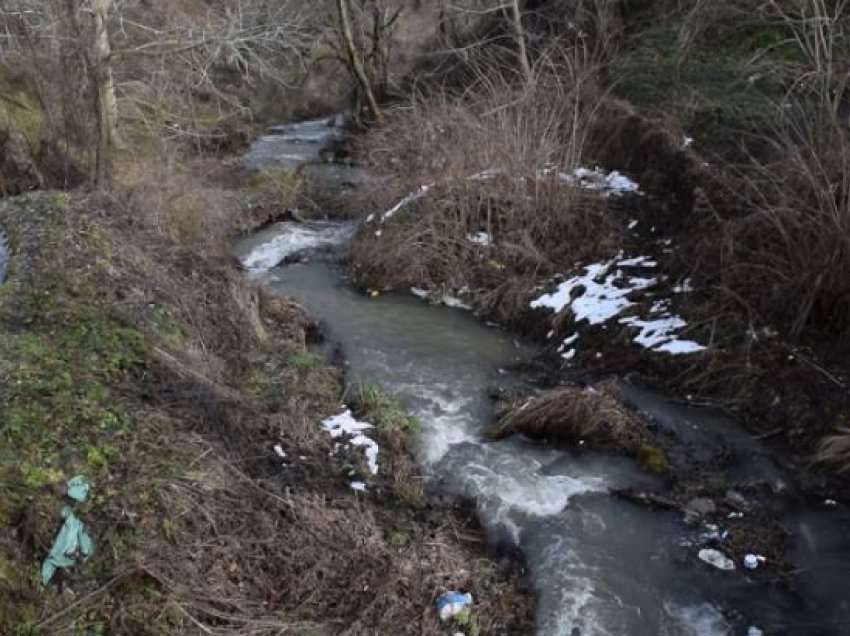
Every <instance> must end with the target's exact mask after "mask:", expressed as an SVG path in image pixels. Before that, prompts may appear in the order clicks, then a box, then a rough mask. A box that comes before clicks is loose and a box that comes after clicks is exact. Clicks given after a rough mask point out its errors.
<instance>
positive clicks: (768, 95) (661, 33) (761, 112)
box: [612, 21, 799, 147]
mask: <svg viewBox="0 0 850 636" xmlns="http://www.w3.org/2000/svg"><path fill="white" fill-rule="evenodd" d="M680 26H681V25H680V23H677V22H675V21H664V22H663V23H661V24H659V25H658V26H653V27H651V28H648V29H646V30H645V31H644V32H642V33H641V35H640V38H639V39H638V43H637V45H636V46H635V47H633V48H632V49H630V50H628V51H626V52H625V53H624V54H623V55H622V57H621V59H620V60H619V61H618V62H616V63H615V64H614V65H613V67H612V74H613V77H614V82H615V86H616V90H617V91H619V92H620V94H622V95H623V96H624V97H626V98H627V99H629V101H631V102H632V103H634V104H635V105H637V106H638V107H639V108H641V109H643V110H662V111H666V112H669V113H673V114H675V116H676V117H677V118H678V119H679V123H680V125H681V126H682V127H683V128H684V129H685V130H687V131H688V133H689V134H691V135H693V136H695V137H697V139H698V140H699V142H700V143H702V144H705V145H711V146H715V147H716V146H725V145H735V144H737V143H738V142H739V141H740V133H741V132H742V131H754V130H759V129H762V128H764V127H765V126H767V125H769V123H770V122H771V121H772V120H773V118H774V117H775V115H776V113H777V104H778V103H779V101H780V100H781V99H782V97H783V95H784V93H785V87H784V86H783V84H782V82H781V79H779V78H780V77H781V73H780V74H777V73H775V72H773V71H774V70H775V69H776V68H778V66H779V65H781V64H784V63H787V62H789V61H793V60H795V58H798V57H799V51H798V50H797V49H795V47H793V46H792V45H790V44H788V43H787V42H788V34H787V32H785V30H784V29H782V28H780V27H776V26H772V25H749V26H741V27H738V26H729V27H726V28H725V30H723V29H721V30H720V31H719V32H712V33H711V34H710V35H706V36H703V37H702V38H699V39H698V40H697V41H696V42H694V43H693V44H692V45H691V46H690V47H688V48H687V49H686V50H683V49H682V48H681V47H680V43H679V36H678V33H679V28H680ZM755 56H758V59H760V60H761V62H760V63H759V65H753V64H751V62H752V60H753V59H754V57H755Z"/></svg>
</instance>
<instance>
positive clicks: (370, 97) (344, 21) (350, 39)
mask: <svg viewBox="0 0 850 636" xmlns="http://www.w3.org/2000/svg"><path fill="white" fill-rule="evenodd" d="M337 8H338V9H339V23H340V28H341V29H342V38H343V40H345V48H346V50H347V51H348V62H349V64H350V66H351V71H352V73H353V74H354V76H355V79H356V80H357V82H358V83H359V84H360V88H361V90H362V91H363V94H364V96H365V97H366V102H367V103H368V104H369V110H370V111H372V115H373V116H374V117H375V120H376V121H380V120H381V109H380V108H379V107H378V102H377V100H376V99H375V94H374V93H373V92H372V86H371V84H370V83H369V78H368V76H367V75H366V69H365V68H363V61H362V60H361V59H360V54H359V53H358V51H357V46H356V45H355V43H354V32H353V31H352V29H351V17H350V15H349V11H348V0H337Z"/></svg>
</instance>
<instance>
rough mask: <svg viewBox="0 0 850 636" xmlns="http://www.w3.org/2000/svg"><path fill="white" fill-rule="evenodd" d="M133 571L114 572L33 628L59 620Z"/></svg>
mask: <svg viewBox="0 0 850 636" xmlns="http://www.w3.org/2000/svg"><path fill="white" fill-rule="evenodd" d="M134 573H135V570H133V571H130V572H121V573H120V574H116V575H115V576H114V577H112V578H111V579H109V581H107V582H106V583H104V584H103V585H102V586H101V587H99V588H97V589H96V590H94V591H93V592H89V593H88V594H86V595H85V596H84V597H82V598H81V599H79V600H77V601H74V602H73V603H71V604H70V605H68V606H67V607H65V608H64V609H61V610H59V611H58V612H56V613H55V614H53V616H49V617H47V618H45V619H44V620H43V621H41V622H40V623H37V624H36V626H35V629H36V630H38V629H40V628H42V627H44V626H46V625H49V624H50V623H53V622H55V621H57V620H59V619H60V618H62V617H63V616H65V615H66V614H68V613H70V612H71V610H73V609H76V608H77V607H79V606H80V605H83V604H84V603H86V602H88V601H90V600H92V599H93V598H95V597H97V596H99V595H101V594H103V593H104V592H105V591H106V590H108V589H109V588H110V587H112V586H113V585H114V584H115V583H117V582H118V581H119V580H121V579H122V578H124V577H126V576H128V575H130V574H134Z"/></svg>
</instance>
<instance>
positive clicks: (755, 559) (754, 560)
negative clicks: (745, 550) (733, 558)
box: [744, 554, 767, 570]
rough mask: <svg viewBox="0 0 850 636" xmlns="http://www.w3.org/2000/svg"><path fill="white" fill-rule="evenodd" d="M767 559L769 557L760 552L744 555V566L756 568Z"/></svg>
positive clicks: (751, 568) (749, 568) (750, 568)
mask: <svg viewBox="0 0 850 636" xmlns="http://www.w3.org/2000/svg"><path fill="white" fill-rule="evenodd" d="M765 561H767V559H766V558H765V557H763V556H761V555H760V554H748V555H747V556H745V557H744V567H745V568H747V569H748V570H755V569H756V568H757V567H758V566H760V565H761V564H762V563H764V562H765Z"/></svg>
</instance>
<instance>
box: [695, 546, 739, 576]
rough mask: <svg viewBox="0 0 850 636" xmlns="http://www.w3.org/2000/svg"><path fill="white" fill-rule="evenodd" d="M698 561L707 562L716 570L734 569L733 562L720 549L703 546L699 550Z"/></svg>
mask: <svg viewBox="0 0 850 636" xmlns="http://www.w3.org/2000/svg"><path fill="white" fill-rule="evenodd" d="M697 556H699V559H700V561H702V562H704V563H708V564H709V565H712V566H714V567H716V568H717V569H718V570H725V571H727V572H728V571H732V570H734V569H735V562H734V561H733V560H732V559H730V558H729V557H727V556H726V555H725V554H723V553H722V552H721V551H720V550H712V549H709V548H705V549H702V550H700V551H699V554H698V555H697Z"/></svg>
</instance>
